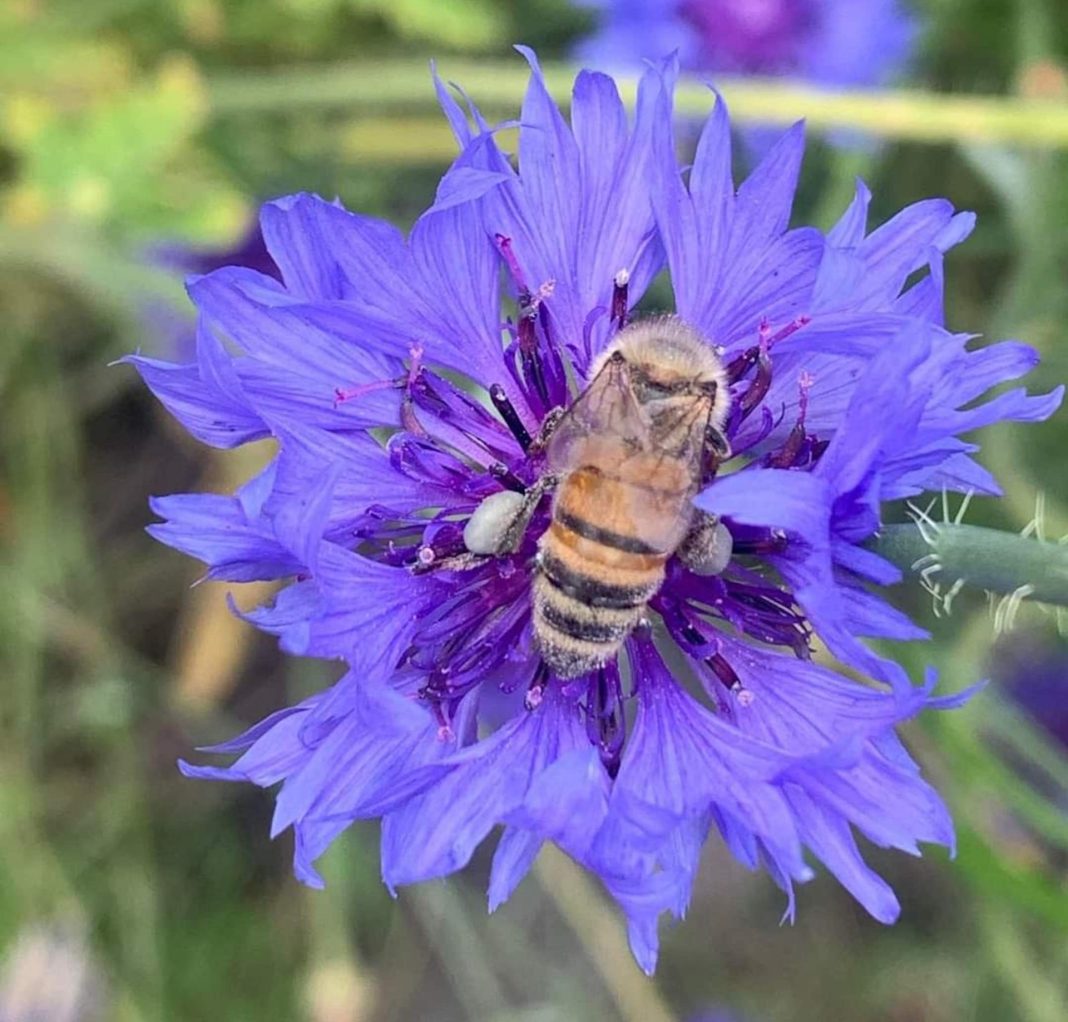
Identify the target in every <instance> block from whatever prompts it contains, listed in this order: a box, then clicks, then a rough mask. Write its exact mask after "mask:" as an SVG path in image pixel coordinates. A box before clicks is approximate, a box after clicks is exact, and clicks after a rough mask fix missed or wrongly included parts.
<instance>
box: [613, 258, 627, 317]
mask: <svg viewBox="0 0 1068 1022" xmlns="http://www.w3.org/2000/svg"><path fill="white" fill-rule="evenodd" d="M629 284H630V271H629V270H628V269H627V268H626V267H625V266H624V267H623V269H621V270H620V271H619V272H618V273H617V274H616V275H615V277H614V278H613V280H612V312H611V321H612V322H613V323H615V324H616V327H617V329H619V330H622V329H623V327H625V326H626V325H627V312H628V311H629V310H628V304H627V290H628V285H629Z"/></svg>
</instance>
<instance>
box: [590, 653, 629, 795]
mask: <svg viewBox="0 0 1068 1022" xmlns="http://www.w3.org/2000/svg"><path fill="white" fill-rule="evenodd" d="M626 733H627V731H626V722H625V720H624V717H623V691H622V686H621V684H620V677H619V670H618V668H617V667H616V665H615V664H609V665H607V666H606V667H602V668H600V669H599V670H598V671H597V672H596V674H595V675H594V676H593V677H592V678H591V679H590V681H589V685H588V688H587V690H586V734H587V736H588V737H589V739H590V741H591V742H592V743H593V744H594V745H596V746H597V749H598V752H600V754H601V762H602V763H603V764H604V767H605V770H607V771H608V775H609V776H610V777H615V776H616V774H617V773H619V766H620V760H621V756H622V752H623V742H624V740H625V739H626Z"/></svg>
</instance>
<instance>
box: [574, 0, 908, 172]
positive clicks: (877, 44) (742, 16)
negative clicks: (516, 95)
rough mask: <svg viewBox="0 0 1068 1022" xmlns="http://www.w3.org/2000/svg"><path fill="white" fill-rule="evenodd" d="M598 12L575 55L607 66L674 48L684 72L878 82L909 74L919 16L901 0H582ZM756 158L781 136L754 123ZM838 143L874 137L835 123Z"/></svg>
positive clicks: (633, 64) (748, 136) (637, 64)
mask: <svg viewBox="0 0 1068 1022" xmlns="http://www.w3.org/2000/svg"><path fill="white" fill-rule="evenodd" d="M583 2H586V3H588V4H589V5H590V6H594V7H597V8H599V9H600V11H601V24H600V27H599V29H598V31H597V32H596V33H595V34H594V35H592V36H591V37H590V38H589V39H587V40H585V41H584V42H583V43H582V44H580V46H579V48H578V56H579V57H580V59H581V60H582V61H583V62H584V63H587V64H589V65H590V66H592V67H598V68H601V69H604V70H608V71H623V70H631V71H633V70H635V69H640V68H641V67H642V65H643V63H644V61H646V60H648V59H650V58H656V57H658V56H659V55H660V54H663V53H670V52H672V51H676V52H677V53H678V54H679V59H680V62H681V65H682V68H683V69H684V70H686V71H689V72H692V73H695V74H703V75H709V76H712V77H713V80H714V77H715V76H716V75H718V74H735V75H765V76H772V77H789V78H795V79H798V80H800V81H804V82H808V83H810V84H813V85H819V86H824V87H828V88H875V87H878V86H883V85H887V84H890V83H891V82H893V81H895V80H896V79H898V78H900V77H902V76H903V74H904V72H905V70H906V67H907V64H908V61H909V58H910V56H911V54H912V52H913V50H914V49H915V43H916V38H917V35H918V32H917V24H916V20H915V18H914V17H912V15H911V14H910V13H909V11H908V9H907V6H906V5H905V4H903V3H902V2H901V0H583ZM742 137H743V138H744V140H745V148H746V151H747V155H748V156H749V158H750V159H756V158H759V157H761V156H763V155H764V154H765V153H766V152H767V151H768V149H769V148H770V146H771V145H772V143H773V142H774V140H775V138H776V134H775V131H774V130H773V129H769V128H762V127H749V128H746V129H745V130H744V132H743V133H742ZM832 138H833V140H834V142H835V144H837V145H840V146H844V147H850V148H853V147H858V146H860V147H863V146H865V145H867V142H866V140H865V136H863V135H860V134H857V133H855V132H843V131H837V132H835V133H834V134H833V136H832Z"/></svg>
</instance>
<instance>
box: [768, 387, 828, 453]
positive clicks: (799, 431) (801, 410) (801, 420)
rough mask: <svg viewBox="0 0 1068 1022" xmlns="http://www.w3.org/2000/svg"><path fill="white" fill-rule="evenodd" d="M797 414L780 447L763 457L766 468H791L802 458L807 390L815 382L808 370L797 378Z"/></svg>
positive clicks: (805, 435)
mask: <svg viewBox="0 0 1068 1022" xmlns="http://www.w3.org/2000/svg"><path fill="white" fill-rule="evenodd" d="M797 382H798V392H799V393H798V415H797V422H796V423H794V426H793V429H791V430H790V434H789V436H787V438H786V440H785V441H784V442H783V445H782V447H780V448H779V449H778V450H777V451H772V452H771V453H770V454H769V455H768V456H767V457H766V458H765V459H764V464H765V465H766V466H767V467H768V468H792V467H793V466H794V465H796V464H797V463H798V462H799V461H800V460H802V458H803V455H804V449H805V446H806V445H805V440H806V439H807V434H806V433H805V415H806V414H807V413H808V392H809V388H810V387H811V386H812V384H813V383H815V382H816V381H815V378H814V377H813V376H812V375H811V374H810V373H808V372H802V373H801V376H800V378H799V379H798V381H797Z"/></svg>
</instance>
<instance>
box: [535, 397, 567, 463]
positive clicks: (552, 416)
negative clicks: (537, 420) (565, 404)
mask: <svg viewBox="0 0 1068 1022" xmlns="http://www.w3.org/2000/svg"><path fill="white" fill-rule="evenodd" d="M566 411H567V409H566V408H561V407H559V406H557V407H556V408H553V409H552V410H551V411H550V412H549V414H548V415H546V416H545V418H544V419H543V420H542V423H541V427H540V428H539V429H538V435H537V436H536V437H534V439H533V441H531V444H530V451H531V452H533V453H535V454H536V453H537V452H538V451H544V450H545V448H546V446H547V445H548V443H549V441H550V440H551V439H552V436H553V433H555V432H556V427H557V426H559V425H560V420H561V419H562V418H563V417H564V413H565V412H566Z"/></svg>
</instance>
